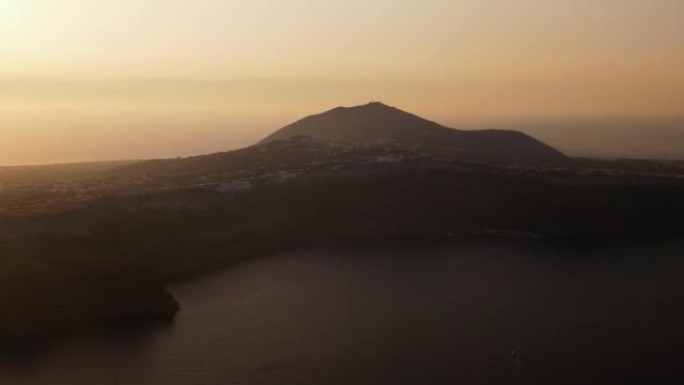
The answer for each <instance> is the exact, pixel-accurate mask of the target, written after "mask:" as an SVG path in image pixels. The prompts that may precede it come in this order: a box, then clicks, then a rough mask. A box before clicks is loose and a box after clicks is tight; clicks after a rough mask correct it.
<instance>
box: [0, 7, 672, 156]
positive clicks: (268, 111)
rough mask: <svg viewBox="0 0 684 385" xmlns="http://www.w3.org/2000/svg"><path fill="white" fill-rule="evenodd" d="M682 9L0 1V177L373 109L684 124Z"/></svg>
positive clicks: (455, 118)
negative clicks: (12, 167)
mask: <svg viewBox="0 0 684 385" xmlns="http://www.w3.org/2000/svg"><path fill="white" fill-rule="evenodd" d="M683 69H684V1H682V0H515V1H511V0H421V1H417V0H411V1H409V0H374V1H367V0H366V1H359V0H282V1H278V0H249V1H246V0H242V1H234V0H145V1H140V0H0V139H1V140H0V165H2V164H28V163H45V162H71V161H85V160H102V159H122V158H147V157H162V156H176V155H188V154H199V153H205V152H211V151H219V150H226V149H232V148H236V147H239V146H243V145H246V144H250V143H252V142H254V141H256V140H258V139H259V138H260V137H262V136H264V135H266V134H267V133H269V132H270V131H273V130H275V129H277V128H279V127H280V126H283V125H285V124H287V123H290V122H291V121H292V120H296V119H298V118H300V117H302V116H303V115H307V114H310V113H315V112H320V111H323V110H326V109H330V108H332V107H335V106H338V105H355V104H362V103H366V102H368V101H370V100H381V101H383V102H385V103H387V104H391V105H395V106H397V107H400V108H403V109H406V110H409V111H411V112H414V113H417V114H420V115H423V116H425V117H428V118H431V119H434V120H437V121H438V122H440V123H443V124H447V125H451V126H457V127H458V126H459V125H464V126H468V125H471V124H472V125H477V124H478V122H484V121H486V122H496V121H497V120H500V121H505V120H511V119H539V118H561V117H562V118H568V117H573V118H596V117H619V118H620V119H625V118H626V119H630V118H634V119H644V118H672V117H682V116H684V70H683Z"/></svg>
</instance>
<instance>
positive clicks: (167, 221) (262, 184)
mask: <svg viewBox="0 0 684 385" xmlns="http://www.w3.org/2000/svg"><path fill="white" fill-rule="evenodd" d="M285 154H292V155H294V154H299V155H298V156H286V155H285ZM222 156H225V155H222ZM231 156H236V157H238V158H239V159H241V160H245V159H252V160H254V161H255V162H254V163H253V164H251V166H248V165H245V166H244V168H245V169H244V170H239V169H237V168H238V165H232V166H230V164H222V162H218V161H217V159H219V158H216V159H214V158H201V160H199V161H201V162H214V161H216V163H215V164H216V169H213V171H212V172H208V171H207V170H208V169H207V168H205V166H207V165H204V166H203V167H196V168H193V167H190V168H187V169H185V168H182V167H181V168H180V170H179V169H178V167H177V166H169V168H168V169H167V170H168V172H166V173H162V174H160V175H159V176H157V179H153V180H154V182H153V185H154V186H158V185H163V186H167V187H166V188H161V189H160V188H156V187H155V188H150V189H143V190H140V192H137V193H132V194H128V195H123V196H110V197H104V198H100V199H95V200H93V201H91V202H89V203H88V204H85V205H82V206H81V207H80V208H78V209H74V210H69V211H66V212H63V213H61V214H50V215H44V216H32V217H29V218H21V219H6V220H4V221H3V223H2V225H3V226H2V227H0V228H3V229H6V231H5V232H4V235H2V238H1V239H0V240H1V241H2V243H1V246H2V253H3V260H2V261H3V267H2V272H3V275H2V276H1V277H0V278H1V279H0V293H2V296H1V297H0V306H1V307H2V309H3V311H4V312H3V320H2V321H1V322H0V338H2V337H4V338H9V337H18V336H19V337H30V336H35V335H41V334H45V333H47V332H50V331H55V330H64V329H68V328H73V327H77V326H80V325H84V324H86V323H89V322H93V321H96V320H101V319H105V320H112V319H114V320H120V319H135V320H140V319H158V318H165V319H168V318H169V317H172V316H173V314H174V313H175V311H176V310H177V307H176V305H175V302H174V301H173V299H172V298H171V297H170V296H169V295H168V294H167V293H166V292H165V290H164V284H165V283H166V282H169V280H173V279H178V278H183V277H187V276H189V275H192V274H196V273H199V272H202V271H207V270H210V269H213V268H216V267H219V266H224V265H226V264H229V263H231V262H235V261H237V260H240V259H242V258H247V257H252V256H255V255H259V254H263V253H267V252H269V251H273V250H278V249H282V248H287V247H292V246H296V245H300V244H305V243H311V242H324V241H344V240H365V239H397V238H424V237H428V238H430V237H472V236H496V237H502V236H503V237H524V238H531V239H565V240H566V241H571V240H572V239H578V238H581V239H587V238H593V239H615V238H631V237H644V236H668V235H672V236H678V235H682V234H684V224H683V222H682V221H681V220H680V218H681V217H682V216H683V215H684V200H682V199H681V197H682V196H684V179H682V178H677V177H674V176H672V177H655V176H652V177H646V176H640V175H631V174H619V173H618V174H616V173H613V172H612V171H606V172H598V173H596V172H588V171H578V172H574V171H567V170H566V171H563V170H555V169H553V170H544V169H536V168H518V167H495V166H485V165H474V164H468V163H464V162H461V161H458V160H453V159H449V158H440V157H435V156H430V155H425V154H417V153H411V152H408V151H406V152H393V151H389V152H388V149H387V147H386V146H379V147H373V146H365V147H355V146H351V147H350V146H348V145H338V144H334V143H332V144H331V143H326V142H321V141H312V140H309V139H306V138H298V139H294V140H292V141H285V142H274V143H272V144H268V145H265V146H257V147H254V148H252V149H250V150H249V151H247V152H242V153H238V154H237V155H231ZM250 157H253V158H250ZM257 159H264V161H266V160H268V161H270V162H273V165H272V166H270V167H265V166H264V164H263V163H259V162H257V161H256V160H257ZM224 160H225V159H224ZM159 165H160V164H159V163H154V169H155V170H156V169H157V167H158V166H159ZM219 165H221V166H220V167H219ZM229 166H230V167H234V168H236V169H235V170H232V171H226V170H227V169H226V167H228V168H230V167H229ZM131 167H132V166H131ZM165 169H166V168H165ZM173 170H176V172H174V171H173ZM134 171H135V172H134ZM122 175H129V177H132V176H131V175H138V176H140V175H148V174H147V173H145V172H142V173H141V170H140V169H138V168H133V169H131V168H126V169H125V172H124V171H122V174H117V175H116V178H122ZM148 176H149V175H148ZM134 185H137V182H136V183H134ZM136 191H137V190H136Z"/></svg>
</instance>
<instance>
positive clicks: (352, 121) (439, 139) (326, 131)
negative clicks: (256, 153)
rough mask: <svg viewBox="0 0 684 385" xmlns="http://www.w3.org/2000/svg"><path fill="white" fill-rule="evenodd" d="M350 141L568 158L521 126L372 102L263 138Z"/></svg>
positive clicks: (506, 156) (476, 155)
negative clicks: (441, 119) (458, 125)
mask: <svg viewBox="0 0 684 385" xmlns="http://www.w3.org/2000/svg"><path fill="white" fill-rule="evenodd" d="M301 135H306V136H311V137H314V138H320V139H326V140H333V141H338V142H347V143H357V144H361V143H382V142H386V143H394V144H400V145H402V146H405V147H409V148H413V149H417V150H430V151H437V152H448V153H450V154H451V155H454V156H459V157H462V158H463V159H464V160H474V161H482V160H493V161H513V162H516V161H549V160H558V159H563V158H565V155H563V154H562V153H561V152H560V151H558V150H556V149H554V148H553V147H551V146H548V145H546V144H544V143H542V142H540V141H538V140H536V139H534V138H532V137H531V136H529V135H526V134H524V133H522V132H518V131H506V130H481V131H462V130H456V129H453V128H448V127H444V126H442V125H440V124H438V123H435V122H432V121H429V120H427V119H423V118H421V117H419V116H416V115H413V114H410V113H408V112H405V111H402V110H400V109H398V108H395V107H390V106H387V105H385V104H383V103H379V102H372V103H369V104H366V105H362V106H356V107H338V108H335V109H332V110H330V111H327V112H324V113H322V114H318V115H312V116H309V117H306V118H304V119H302V120H299V121H297V122H295V123H292V124H290V125H288V126H286V127H283V128H281V129H280V130H278V131H276V132H275V133H273V134H271V135H269V136H268V137H266V138H265V139H263V140H262V141H261V142H260V143H268V142H272V141H276V140H283V139H288V138H291V137H294V136H301Z"/></svg>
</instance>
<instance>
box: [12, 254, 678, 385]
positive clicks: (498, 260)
mask: <svg viewBox="0 0 684 385" xmlns="http://www.w3.org/2000/svg"><path fill="white" fill-rule="evenodd" d="M683 256H684V244H683V243H659V244H649V245H632V246H630V247H626V246H624V247H621V248H616V247H601V248H595V247H593V248H591V247H576V248H573V249H570V250H568V249H558V248H552V247H548V246H541V245H537V244H526V243H518V242H491V241H486V242H485V241H481V242H458V241H453V242H444V243H409V242H404V243H392V244H370V245H368V244H365V245H355V246H346V247H342V248H340V247H324V248H317V249H307V250H300V251H295V252H288V253H283V254H280V255H275V256H272V257H268V258H263V259H258V260H254V261H251V262H248V263H244V264H242V265H239V266H236V267H234V268H231V269H228V270H226V271H223V272H221V273H218V274H214V275H212V276H209V277H205V278H203V279H200V280H197V281H194V282H191V283H186V284H183V285H180V286H177V287H173V288H172V291H173V292H174V294H175V295H176V296H177V298H178V300H179V301H180V303H181V306H182V311H181V313H180V314H179V315H178V318H177V319H176V321H175V323H174V324H173V325H171V326H168V327H159V328H155V329H151V330H146V331H138V332H114V331H108V332H105V331H99V332H98V331H90V332H87V333H86V332H84V333H83V334H81V335H75V336H70V337H65V338H63V339H61V340H60V341H56V342H54V343H52V344H50V345H48V346H42V347H37V348H34V349H32V350H30V351H26V352H23V353H22V354H18V353H17V354H14V355H12V356H7V355H5V356H2V357H0V384H3V385H14V384H31V385H33V384H50V385H61V384H65V385H80V384H84V385H85V384H87V385H99V384H104V385H108V384H136V385H142V384H145V385H148V384H149V385H162V384H163V385H167V384H168V385H191V384H192V385H199V384H203V385H214V384H246V385H260V384H298V385H299V384H317V385H318V384H321V385H327V384H331V385H334V384H345V385H346V384H349V385H356V384H489V383H492V384H499V383H500V384H518V383H519V384H527V383H539V384H563V383H575V384H587V383H601V384H606V383H625V382H626V381H627V380H634V381H637V382H641V381H643V382H642V383H663V382H664V381H665V380H666V379H670V380H671V382H672V383H681V380H682V378H684V371H683V370H682V369H680V368H679V367H680V366H681V364H682V363H683V362H684V353H683V352H682V350H684V322H683V321H684V316H683V315H682V311H681V307H682V305H683V304H684V301H683V300H684V288H683V287H684V285H682V284H681V280H682V279H683V277H684V275H683V274H682V273H683V272H684V260H682V258H680V257H683ZM659 376H660V377H661V378H657V377H659ZM677 377H679V378H677Z"/></svg>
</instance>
